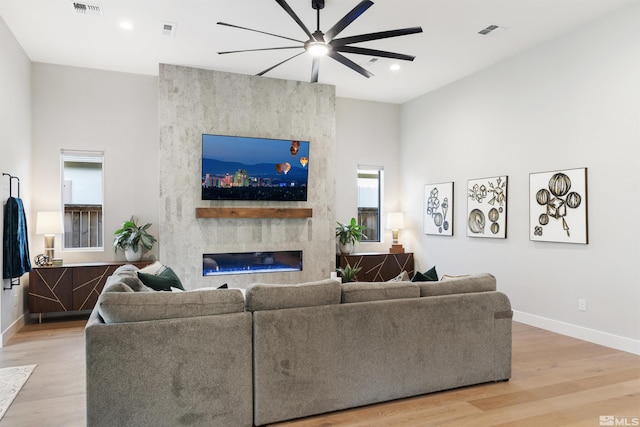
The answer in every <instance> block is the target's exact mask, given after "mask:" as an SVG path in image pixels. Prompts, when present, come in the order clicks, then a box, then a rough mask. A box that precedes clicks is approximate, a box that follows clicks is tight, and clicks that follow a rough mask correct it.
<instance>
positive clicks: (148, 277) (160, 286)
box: [138, 267, 184, 291]
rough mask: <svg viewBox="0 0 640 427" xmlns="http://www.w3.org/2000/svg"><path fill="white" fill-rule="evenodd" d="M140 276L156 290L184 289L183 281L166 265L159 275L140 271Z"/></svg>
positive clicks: (143, 281)
mask: <svg viewBox="0 0 640 427" xmlns="http://www.w3.org/2000/svg"><path fill="white" fill-rule="evenodd" d="M138 278H140V280H142V283H144V284H145V285H147V286H148V287H150V288H151V289H153V290H156V291H171V288H177V289H180V290H183V291H184V287H183V286H182V282H180V279H179V278H178V276H177V275H176V273H174V271H173V270H172V269H171V268H169V267H166V268H165V269H163V270H162V272H161V273H160V274H157V275H156V274H148V273H141V272H138Z"/></svg>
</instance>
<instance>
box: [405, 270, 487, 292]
mask: <svg viewBox="0 0 640 427" xmlns="http://www.w3.org/2000/svg"><path fill="white" fill-rule="evenodd" d="M416 284H417V285H418V286H419V287H420V296H421V297H430V296H436V295H451V294H465V293H469V292H489V291H495V290H496V278H495V277H494V276H493V275H491V274H489V273H480V274H470V275H468V276H455V277H451V278H448V277H447V276H442V280H440V281H438V282H417V283H416Z"/></svg>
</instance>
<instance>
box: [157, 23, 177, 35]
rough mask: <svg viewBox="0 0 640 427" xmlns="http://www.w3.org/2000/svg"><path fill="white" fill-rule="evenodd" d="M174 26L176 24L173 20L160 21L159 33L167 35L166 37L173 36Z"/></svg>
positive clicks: (174, 32)
mask: <svg viewBox="0 0 640 427" xmlns="http://www.w3.org/2000/svg"><path fill="white" fill-rule="evenodd" d="M176 26H177V24H176V23H175V22H166V21H160V35H163V36H167V37H175V36H176Z"/></svg>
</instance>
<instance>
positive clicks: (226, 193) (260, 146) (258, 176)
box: [202, 134, 309, 201]
mask: <svg viewBox="0 0 640 427" xmlns="http://www.w3.org/2000/svg"><path fill="white" fill-rule="evenodd" d="M308 178H309V142H308V141H296V140H282V139H269V138H248V137H238V136H224V135H207V134H205V135H202V200H275V201H306V200H307V183H308Z"/></svg>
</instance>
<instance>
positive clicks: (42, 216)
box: [36, 211, 64, 234]
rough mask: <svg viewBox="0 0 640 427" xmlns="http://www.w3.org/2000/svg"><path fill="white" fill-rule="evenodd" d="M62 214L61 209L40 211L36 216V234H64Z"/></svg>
mask: <svg viewBox="0 0 640 427" xmlns="http://www.w3.org/2000/svg"><path fill="white" fill-rule="evenodd" d="M62 233H64V228H63V226H62V215H61V214H60V211H44V212H38V216H37V218H36V234H62Z"/></svg>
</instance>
